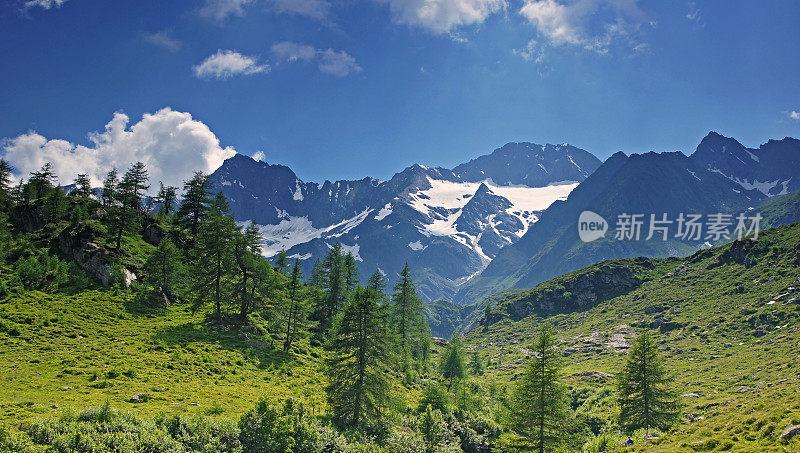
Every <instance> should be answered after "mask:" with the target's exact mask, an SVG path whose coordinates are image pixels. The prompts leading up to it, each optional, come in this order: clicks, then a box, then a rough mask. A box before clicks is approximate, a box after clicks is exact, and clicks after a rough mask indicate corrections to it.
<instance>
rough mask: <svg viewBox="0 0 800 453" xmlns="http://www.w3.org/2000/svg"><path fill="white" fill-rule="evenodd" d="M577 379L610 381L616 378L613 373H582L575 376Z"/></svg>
mask: <svg viewBox="0 0 800 453" xmlns="http://www.w3.org/2000/svg"><path fill="white" fill-rule="evenodd" d="M573 376H575V377H582V378H587V379H590V380H594V381H608V380H610V379H613V378H614V375H613V374H611V373H604V372H602V371H581V372H578V373H575V374H573Z"/></svg>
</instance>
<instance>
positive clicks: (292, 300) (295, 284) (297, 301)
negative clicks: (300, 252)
mask: <svg viewBox="0 0 800 453" xmlns="http://www.w3.org/2000/svg"><path fill="white" fill-rule="evenodd" d="M302 278H303V273H302V272H301V270H300V260H297V259H296V260H294V265H293V266H292V272H291V274H290V276H289V283H288V284H287V287H286V339H285V340H284V342H283V350H284V351H289V350H290V349H291V348H292V343H293V342H294V340H295V339H296V338H297V335H298V331H299V329H300V327H301V326H302V324H303V321H305V302H306V301H305V291H304V290H303V282H302Z"/></svg>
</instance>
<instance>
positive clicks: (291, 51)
mask: <svg viewBox="0 0 800 453" xmlns="http://www.w3.org/2000/svg"><path fill="white" fill-rule="evenodd" d="M270 49H271V50H272V53H273V54H275V57H276V58H278V59H279V60H285V61H289V62H295V61H311V60H313V59H314V58H316V56H317V50H316V49H314V47H312V46H309V45H307V44H300V43H296V42H291V41H283V42H279V43H275V44H273V45H272V47H271V48H270Z"/></svg>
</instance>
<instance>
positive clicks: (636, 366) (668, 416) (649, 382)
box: [617, 331, 679, 431]
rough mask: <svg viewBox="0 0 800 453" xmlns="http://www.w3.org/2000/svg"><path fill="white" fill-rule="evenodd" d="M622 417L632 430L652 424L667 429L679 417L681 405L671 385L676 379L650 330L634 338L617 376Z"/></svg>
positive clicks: (625, 424)
mask: <svg viewBox="0 0 800 453" xmlns="http://www.w3.org/2000/svg"><path fill="white" fill-rule="evenodd" d="M617 379H618V381H617V385H618V390H619V407H620V413H619V420H620V424H621V425H622V426H623V427H625V428H626V429H628V430H631V431H633V430H636V429H638V428H644V429H646V430H649V429H650V428H651V427H655V428H659V429H667V428H669V427H670V426H672V424H673V423H674V422H675V421H676V420H677V417H678V415H679V406H678V403H677V399H676V395H675V393H674V391H672V390H671V389H670V388H669V387H670V384H671V383H672V381H673V378H672V376H670V375H669V374H668V373H667V371H666V369H665V368H664V363H663V362H662V360H661V358H660V357H659V356H658V349H657V348H656V344H655V342H654V341H653V338H652V337H651V336H650V334H649V333H648V332H646V331H645V332H643V333H641V334H640V335H639V336H638V337H637V338H636V340H635V341H634V342H633V346H632V347H631V350H630V352H629V353H628V358H627V360H626V361H625V365H624V367H623V368H622V371H621V372H620V373H619V374H618V376H617Z"/></svg>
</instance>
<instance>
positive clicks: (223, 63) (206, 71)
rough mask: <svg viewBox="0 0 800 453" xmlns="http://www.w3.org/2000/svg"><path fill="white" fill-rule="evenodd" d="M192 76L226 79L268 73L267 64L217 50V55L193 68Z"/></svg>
mask: <svg viewBox="0 0 800 453" xmlns="http://www.w3.org/2000/svg"><path fill="white" fill-rule="evenodd" d="M192 70H193V71H194V75H196V76H197V77H199V78H201V79H211V78H214V79H227V78H229V77H231V76H235V75H250V74H258V73H259V72H269V70H270V67H269V65H268V64H263V65H260V64H258V59H257V58H256V57H249V56H246V55H242V54H240V53H239V52H236V51H233V50H218V51H217V53H215V54H214V55H211V56H210V57H208V58H206V59H205V60H203V62H202V63H200V64H199V65H197V66H193V67H192Z"/></svg>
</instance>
